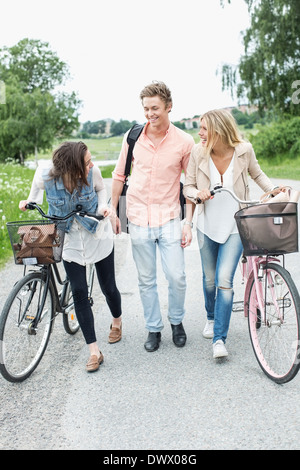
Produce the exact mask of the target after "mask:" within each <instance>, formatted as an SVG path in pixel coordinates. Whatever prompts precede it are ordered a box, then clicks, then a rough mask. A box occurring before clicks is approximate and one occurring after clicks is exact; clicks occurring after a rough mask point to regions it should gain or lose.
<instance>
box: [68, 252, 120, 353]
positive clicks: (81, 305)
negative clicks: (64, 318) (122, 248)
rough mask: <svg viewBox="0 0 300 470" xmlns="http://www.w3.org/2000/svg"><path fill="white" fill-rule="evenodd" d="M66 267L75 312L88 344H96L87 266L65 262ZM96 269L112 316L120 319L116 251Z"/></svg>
mask: <svg viewBox="0 0 300 470" xmlns="http://www.w3.org/2000/svg"><path fill="white" fill-rule="evenodd" d="M64 267H65V270H66V273H67V276H68V278H69V280H70V284H71V289H72V294H73V299H74V307H75V312H76V316H77V320H78V322H79V325H80V328H81V330H82V333H83V336H84V338H85V341H86V344H91V343H95V342H96V341H97V340H96V333H95V326H94V315H93V311H92V308H91V304H90V302H89V299H88V286H87V279H86V266H82V265H80V264H77V263H75V262H71V263H69V262H67V261H64ZM95 268H96V272H97V277H98V281H99V285H100V288H101V290H102V292H103V294H104V296H105V299H106V302H107V305H108V307H109V309H110V311H111V314H112V316H113V317H114V318H118V317H120V316H121V314H122V309H121V295H120V292H119V290H118V288H117V285H116V281H115V265H114V250H112V252H111V254H110V255H108V256H107V257H106V258H104V259H103V260H101V261H98V262H97V263H95Z"/></svg>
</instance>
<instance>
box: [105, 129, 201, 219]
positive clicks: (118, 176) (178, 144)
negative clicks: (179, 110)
mask: <svg viewBox="0 0 300 470" xmlns="http://www.w3.org/2000/svg"><path fill="white" fill-rule="evenodd" d="M147 125H148V124H147ZM147 125H146V127H147ZM146 127H145V128H144V129H143V132H142V133H141V135H140V137H139V139H138V141H137V142H136V144H135V147H134V150H133V166H132V172H131V176H130V183H129V188H128V191H127V197H126V204H127V217H128V219H129V220H130V222H132V223H133V224H135V225H140V226H142V227H147V226H148V225H149V226H150V227H158V226H160V225H163V224H165V223H167V222H169V221H170V220H171V219H174V218H176V217H178V216H179V214H180V204H179V190H180V186H179V182H180V176H181V173H182V170H183V171H184V173H185V172H186V168H187V165H188V162H189V158H190V153H191V150H192V147H193V146H194V144H195V142H194V139H193V138H192V136H191V135H189V134H187V133H186V132H184V131H182V130H181V129H178V128H177V127H175V126H174V125H173V124H172V123H170V126H169V128H168V130H167V132H166V135H165V137H164V138H163V139H162V141H161V142H160V143H159V145H158V146H157V147H154V145H153V143H152V142H151V140H150V139H149V138H148V137H147V135H146V133H145V129H146ZM127 134H128V133H126V134H125V136H124V139H123V144H122V149H121V152H120V156H119V159H118V162H117V164H116V167H115V169H114V171H113V175H112V176H113V179H115V180H120V181H124V180H125V176H124V171H125V164H126V157H127V152H128V144H127V140H126V139H127Z"/></svg>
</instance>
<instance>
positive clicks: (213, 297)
mask: <svg viewBox="0 0 300 470" xmlns="http://www.w3.org/2000/svg"><path fill="white" fill-rule="evenodd" d="M197 238H198V245H199V249H200V255H201V262H202V271H203V292H204V300H205V309H206V313H207V319H208V320H214V322H215V323H214V337H213V343H215V342H216V341H217V340H219V339H221V340H222V341H223V342H224V343H225V342H226V338H227V334H228V329H229V323H230V318H231V311H232V304H233V295H234V292H233V279H234V275H235V271H236V268H237V265H238V262H239V259H240V257H241V254H242V251H243V246H242V242H241V239H240V236H239V234H237V233H234V234H232V235H230V236H229V237H228V239H227V241H226V242H225V243H218V242H215V241H213V240H211V239H210V238H209V237H208V236H207V235H204V234H203V233H202V232H200V231H199V230H198V229H197Z"/></svg>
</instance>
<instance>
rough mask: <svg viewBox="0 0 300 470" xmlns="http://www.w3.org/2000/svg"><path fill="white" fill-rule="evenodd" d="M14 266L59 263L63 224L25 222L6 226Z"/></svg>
mask: <svg viewBox="0 0 300 470" xmlns="http://www.w3.org/2000/svg"><path fill="white" fill-rule="evenodd" d="M6 227H7V230H8V234H9V238H10V243H11V246H12V249H13V253H14V258H15V263H16V264H32V265H34V264H52V263H58V262H59V261H61V257H62V251H63V243H64V236H65V232H64V228H65V223H62V222H59V223H58V224H57V223H53V222H52V221H50V220H43V219H42V220H26V221H23V220H22V221H18V222H8V223H7V224H6Z"/></svg>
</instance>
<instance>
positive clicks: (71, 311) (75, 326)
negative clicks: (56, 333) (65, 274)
mask: <svg viewBox="0 0 300 470" xmlns="http://www.w3.org/2000/svg"><path fill="white" fill-rule="evenodd" d="M62 304H63V306H64V307H65V311H64V313H63V325H64V329H65V331H66V333H68V334H69V335H75V333H77V331H78V330H79V328H80V326H79V323H78V320H77V317H76V313H75V308H74V301H73V294H72V290H71V285H70V283H69V282H68V284H67V286H66V289H65V294H64V298H63V299H62Z"/></svg>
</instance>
